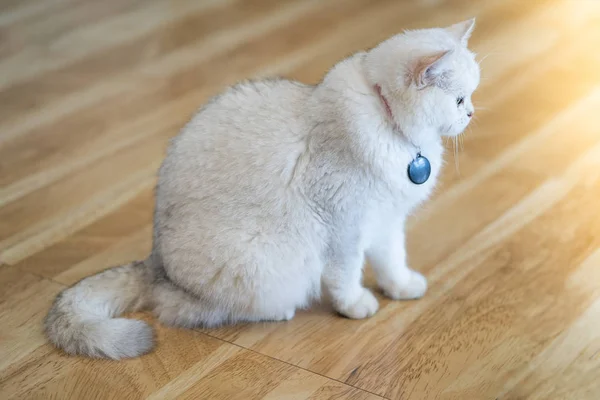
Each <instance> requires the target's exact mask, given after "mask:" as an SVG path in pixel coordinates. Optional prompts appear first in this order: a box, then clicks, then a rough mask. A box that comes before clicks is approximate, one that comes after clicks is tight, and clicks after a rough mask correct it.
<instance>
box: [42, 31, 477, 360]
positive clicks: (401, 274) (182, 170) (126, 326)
mask: <svg viewBox="0 0 600 400" xmlns="http://www.w3.org/2000/svg"><path fill="white" fill-rule="evenodd" d="M473 26H474V20H469V21H465V22H462V23H459V24H456V25H453V26H451V27H449V28H445V29H426V30H416V31H409V32H405V33H403V34H400V35H397V36H394V37H392V38H391V39H389V40H387V41H385V42H383V43H381V44H380V45H378V46H377V47H375V48H374V49H372V50H370V51H368V52H361V53H357V54H355V55H353V56H351V57H349V58H347V59H345V60H343V61H341V62H340V63H338V64H337V65H336V66H335V67H334V68H333V69H332V70H331V71H329V73H327V75H326V76H325V78H324V79H323V81H322V82H321V83H320V84H319V85H317V86H314V87H313V86H307V85H303V84H300V83H297V82H292V81H287V80H266V81H259V82H248V83H243V84H239V85H237V86H234V87H232V88H230V89H228V90H226V91H225V92H224V93H223V94H221V95H220V96H218V97H216V98H215V99H213V100H212V101H211V102H210V103H209V104H207V105H206V106H205V107H204V108H203V109H202V110H201V111H200V112H199V113H198V114H197V115H196V116H195V117H194V118H193V119H192V120H191V122H190V123H189V124H188V125H187V126H186V127H185V128H184V129H183V130H182V132H181V134H180V135H179V136H178V137H176V138H175V139H174V141H173V143H172V145H171V147H170V149H169V151H168V155H167V157H166V159H165V161H164V163H163V166H162V167H161V170H160V173H159V181H158V186H157V190H156V212H155V227H154V246H153V250H152V254H151V255H150V257H149V258H148V259H147V260H145V261H141V262H135V263H132V264H129V265H125V266H121V267H117V268H113V269H109V270H107V271H104V272H101V273H99V274H97V275H95V276H92V277H89V278H86V279H84V280H82V281H81V282H79V283H77V284H76V285H74V286H73V287H71V288H69V289H66V290H65V291H64V292H63V293H62V294H60V295H59V296H58V298H57V299H56V301H55V303H54V305H53V307H52V309H51V310H50V312H49V314H48V316H47V318H46V321H45V327H46V333H47V335H48V337H49V339H50V341H51V342H52V343H54V344H55V345H56V346H58V347H60V348H62V349H64V350H65V351H66V352H68V353H70V354H84V355H88V356H92V357H108V358H113V359H119V358H122V357H134V356H138V355H140V354H143V353H146V352H148V351H149V350H151V348H152V346H153V333H152V330H151V328H150V327H149V326H148V325H147V324H146V323H144V322H142V321H138V320H131V319H123V318H114V317H116V316H118V315H119V314H121V313H123V312H127V311H134V310H140V309H151V310H153V311H154V312H155V313H156V315H157V316H158V318H159V319H160V320H161V321H163V322H165V323H167V324H170V325H179V326H188V327H192V326H198V325H202V326H214V325H219V324H224V323H234V322H237V321H266V320H272V321H281V320H289V319H291V318H292V317H293V316H294V313H295V311H296V309H298V308H305V307H307V306H308V305H309V304H310V303H311V301H312V300H315V299H317V298H318V297H319V296H320V294H321V285H323V287H324V289H325V290H327V291H328V293H329V295H330V297H331V299H332V302H333V306H334V307H335V309H336V310H337V311H339V312H340V313H341V314H343V315H345V316H347V317H350V318H365V317H369V316H371V315H373V314H374V313H375V312H376V311H377V308H378V303H377V299H376V298H375V296H373V294H372V293H371V292H370V291H369V290H367V289H365V288H364V287H363V286H362V284H361V276H362V268H363V264H364V262H365V258H367V259H368V261H369V263H370V265H372V267H373V268H374V271H375V275H376V277H377V280H378V283H379V286H380V287H381V289H382V290H383V291H384V293H385V294H386V295H387V296H389V297H391V298H393V299H412V298H418V297H421V296H423V294H424V293H425V291H426V288H427V283H426V280H425V278H424V277H423V276H422V275H421V274H419V273H417V272H415V271H412V270H411V269H409V268H408V266H407V263H406V251H405V247H404V221H405V219H406V217H407V215H408V214H409V213H410V212H411V211H412V210H413V209H414V208H415V206H416V205H418V204H419V203H420V202H422V201H424V200H425V199H427V197H428V196H429V195H430V193H431V191H432V188H433V187H434V185H435V182H436V177H437V175H438V172H439V170H440V167H441V165H442V152H443V146H442V143H441V140H442V136H443V135H448V136H455V135H458V134H460V133H461V132H462V131H463V130H464V129H465V127H466V126H467V125H468V123H469V120H470V117H471V116H472V114H473V106H472V103H471V94H472V93H473V91H474V90H475V88H476V87H477V85H478V83H479V66H478V64H477V62H476V61H475V57H474V54H473V53H471V52H470V51H469V50H468V49H467V40H468V38H469V36H470V34H471V31H472V30H473ZM418 154H421V155H422V156H424V157H426V158H427V159H428V160H429V162H430V165H431V175H430V177H429V179H428V180H427V181H426V182H424V183H422V184H415V183H413V182H412V181H411V180H410V179H409V176H408V174H407V168H408V166H409V165H410V164H411V162H412V161H413V160H415V159H416V158H417V156H418Z"/></svg>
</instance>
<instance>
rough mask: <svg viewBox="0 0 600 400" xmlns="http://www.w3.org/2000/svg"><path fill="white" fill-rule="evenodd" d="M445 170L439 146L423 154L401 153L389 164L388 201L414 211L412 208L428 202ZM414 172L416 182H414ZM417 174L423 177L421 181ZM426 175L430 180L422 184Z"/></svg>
mask: <svg viewBox="0 0 600 400" xmlns="http://www.w3.org/2000/svg"><path fill="white" fill-rule="evenodd" d="M419 157H421V159H419ZM415 165H416V166H415ZM441 167H442V149H441V148H438V147H436V146H432V147H431V148H425V149H422V150H421V151H419V152H412V153H411V152H410V151H403V152H401V153H400V154H397V155H396V157H395V159H393V160H391V161H390V162H389V163H388V167H387V168H386V170H385V178H384V179H385V181H386V182H385V185H386V187H387V188H388V191H387V193H388V195H389V198H388V199H386V200H387V201H389V202H390V203H391V204H393V205H394V207H398V208H403V209H406V211H407V212H410V210H411V209H412V208H414V207H415V206H416V205H418V204H419V203H421V202H423V201H425V200H427V198H428V197H429V196H430V195H431V192H432V191H433V189H434V187H435V185H436V183H437V179H438V176H439V173H440V170H441ZM415 168H422V170H415ZM415 171H416V172H417V174H415ZM411 172H412V178H413V179H411ZM415 175H419V178H421V181H420V180H418V179H414V178H415ZM425 176H426V178H427V179H425V180H424V181H422V180H423V178H424V177H425Z"/></svg>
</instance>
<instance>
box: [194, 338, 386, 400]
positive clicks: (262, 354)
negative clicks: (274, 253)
mask: <svg viewBox="0 0 600 400" xmlns="http://www.w3.org/2000/svg"><path fill="white" fill-rule="evenodd" d="M195 331H196V332H198V333H200V334H203V335H206V336H208V337H210V338H213V339H216V340H218V341H220V342H223V343H228V344H231V345H233V346H236V347H238V348H240V349H244V350H248V351H250V352H252V353H255V354H259V355H261V356H264V357H267V358H270V359H271V360H275V361H279V362H282V363H284V364H287V365H290V366H292V367H295V368H298V369H301V370H303V371H306V372H310V373H311V374H315V375H318V376H321V377H323V378H326V379H329V380H332V381H335V382H338V383H341V384H343V385H346V386H349V387H351V388H354V389H357V390H360V391H362V392H365V393H369V394H372V395H374V396H377V397H379V398H381V399H385V400H391V399H390V398H388V397H384V396H382V395H380V394H378V393H375V392H371V391H370V390H366V389H363V388H361V387H358V386H355V385H352V384H350V383H347V382H344V381H341V380H339V379H336V378H332V377H330V376H327V375H323V374H321V373H319V372H315V371H312V370H310V369H308V368H304V367H301V366H299V365H296V364H293V363H291V362H289V361H285V360H281V359H279V358H277V357H273V356H271V355H269V354H265V353H261V352H260V351H256V350H254V349H251V348H248V347H245V346H242V345H240V344H237V343H233V342H230V341H227V340H225V339H222V338H220V337H218V336H213V335H211V334H209V333H206V332H204V331H198V330H195Z"/></svg>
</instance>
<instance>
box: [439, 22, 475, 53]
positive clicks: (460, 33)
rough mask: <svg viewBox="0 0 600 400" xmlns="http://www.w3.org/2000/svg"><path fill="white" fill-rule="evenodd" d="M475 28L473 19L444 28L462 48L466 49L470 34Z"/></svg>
mask: <svg viewBox="0 0 600 400" xmlns="http://www.w3.org/2000/svg"><path fill="white" fill-rule="evenodd" d="M474 28H475V18H471V19H468V20H466V21H463V22H459V23H458V24H454V25H452V26H449V27H447V28H446V30H447V31H448V32H449V33H450V34H451V35H452V36H453V37H455V38H456V40H457V41H458V42H459V43H460V44H461V45H463V46H465V47H467V43H468V42H469V38H470V37H471V33H473V29H474Z"/></svg>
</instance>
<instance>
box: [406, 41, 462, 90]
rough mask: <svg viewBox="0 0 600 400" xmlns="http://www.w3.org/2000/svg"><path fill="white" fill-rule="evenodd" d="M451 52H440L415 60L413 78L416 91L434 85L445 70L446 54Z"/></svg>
mask: <svg viewBox="0 0 600 400" xmlns="http://www.w3.org/2000/svg"><path fill="white" fill-rule="evenodd" d="M451 51H452V50H445V51H441V52H439V53H436V54H431V55H428V56H424V57H421V58H420V59H418V60H417V62H416V65H415V69H414V73H413V77H414V81H415V85H417V88H418V89H423V88H425V87H427V86H430V85H433V84H435V82H436V81H437V80H438V79H439V78H440V76H441V75H442V73H443V72H444V71H445V70H446V66H445V64H446V62H447V59H448V54H450V52H451Z"/></svg>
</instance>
